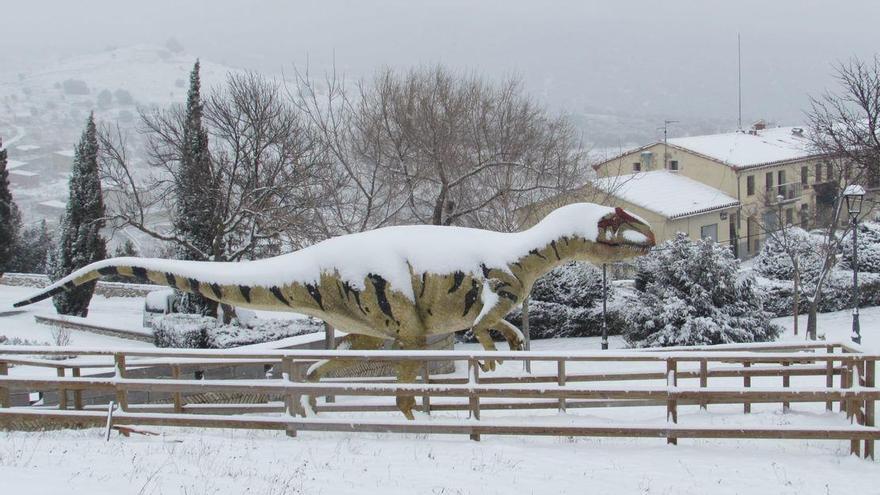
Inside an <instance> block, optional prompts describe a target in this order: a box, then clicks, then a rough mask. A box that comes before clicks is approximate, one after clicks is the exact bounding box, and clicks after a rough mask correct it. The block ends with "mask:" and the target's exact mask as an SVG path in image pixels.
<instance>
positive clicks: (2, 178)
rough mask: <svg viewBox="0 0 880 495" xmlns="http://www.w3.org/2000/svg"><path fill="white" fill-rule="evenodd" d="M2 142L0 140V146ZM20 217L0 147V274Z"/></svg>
mask: <svg viewBox="0 0 880 495" xmlns="http://www.w3.org/2000/svg"><path fill="white" fill-rule="evenodd" d="M2 146H3V143H2V142H0V148H2ZM20 227H21V217H20V216H19V212H18V207H17V206H16V204H15V201H13V199H12V192H10V190H9V172H8V171H7V170H6V149H5V148H2V149H0V275H2V274H3V272H5V271H7V270H9V268H10V265H11V262H12V260H13V256H14V253H15V249H16V245H17V244H18V231H19V229H20Z"/></svg>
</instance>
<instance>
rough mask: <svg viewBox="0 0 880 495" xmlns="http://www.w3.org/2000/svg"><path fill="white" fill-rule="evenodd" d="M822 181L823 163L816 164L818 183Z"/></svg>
mask: <svg viewBox="0 0 880 495" xmlns="http://www.w3.org/2000/svg"><path fill="white" fill-rule="evenodd" d="M820 182H822V164H821V163H817V164H816V184H818V183H820Z"/></svg>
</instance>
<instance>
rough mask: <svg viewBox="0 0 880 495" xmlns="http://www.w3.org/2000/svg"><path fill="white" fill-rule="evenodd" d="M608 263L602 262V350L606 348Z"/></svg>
mask: <svg viewBox="0 0 880 495" xmlns="http://www.w3.org/2000/svg"><path fill="white" fill-rule="evenodd" d="M607 268H608V265H607V264H605V263H602V350H603V351H607V350H608V306H607V303H608V276H607Z"/></svg>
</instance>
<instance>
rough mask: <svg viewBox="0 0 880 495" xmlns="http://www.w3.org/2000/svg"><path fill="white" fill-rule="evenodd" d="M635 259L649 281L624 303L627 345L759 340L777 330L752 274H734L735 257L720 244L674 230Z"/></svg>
mask: <svg viewBox="0 0 880 495" xmlns="http://www.w3.org/2000/svg"><path fill="white" fill-rule="evenodd" d="M637 264H638V265H639V270H640V271H641V272H643V273H645V274H646V275H647V277H646V279H647V280H648V282H647V283H646V285H645V290H644V291H643V292H640V293H639V294H638V296H639V297H637V298H635V299H634V300H633V301H632V303H631V304H629V305H628V306H627V307H628V310H627V312H626V325H627V328H626V331H625V333H624V338H625V339H626V340H627V342H628V343H629V344H630V345H633V346H636V347H661V346H676V345H705V344H727V343H735V342H760V341H767V340H771V339H773V338H774V337H775V336H776V335H777V334H778V333H779V328H778V327H776V326H774V325H772V324H771V323H770V319H769V318H770V315H769V314H768V313H766V312H765V311H764V309H763V307H762V305H761V300H760V298H759V294H758V293H757V292H756V290H755V285H754V280H753V278H752V277H751V276H739V275H738V270H739V261H738V260H737V259H736V258H734V257H733V254H732V253H731V252H730V250H729V249H728V248H727V247H725V246H723V245H720V244H717V243H714V242H712V241H707V240H699V241H691V240H690V239H688V238H687V236H686V235H684V234H678V235H677V236H676V237H675V238H674V239H672V240H670V241H667V242H665V243H664V244H663V245H661V246H659V247H658V248H656V249H654V250H653V251H652V252H651V253H650V254H648V255H647V256H644V257H642V258H640V259H639V260H638V261H637Z"/></svg>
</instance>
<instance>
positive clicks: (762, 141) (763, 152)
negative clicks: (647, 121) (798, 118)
mask: <svg viewBox="0 0 880 495" xmlns="http://www.w3.org/2000/svg"><path fill="white" fill-rule="evenodd" d="M753 132H754V133H752V132H743V131H738V132H729V133H726V134H709V135H705V136H691V137H682V138H673V139H670V140H669V145H670V146H675V147H677V148H682V149H685V150H689V151H693V152H695V153H699V154H701V155H704V156H707V157H709V158H712V159H715V160H718V161H720V162H722V163H725V164H727V165H730V166H732V167H735V168H747V167H756V166H758V165H766V164H770V163H777V162H786V161H791V160H799V159H802V158H808V157H810V156H815V155H816V154H817V153H815V152H814V151H813V150H812V149H811V146H810V139H809V136H808V134H807V132H808V131H807V130H806V129H805V128H803V127H775V128H772V129H762V130H759V131H753Z"/></svg>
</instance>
